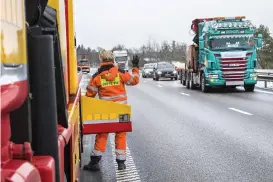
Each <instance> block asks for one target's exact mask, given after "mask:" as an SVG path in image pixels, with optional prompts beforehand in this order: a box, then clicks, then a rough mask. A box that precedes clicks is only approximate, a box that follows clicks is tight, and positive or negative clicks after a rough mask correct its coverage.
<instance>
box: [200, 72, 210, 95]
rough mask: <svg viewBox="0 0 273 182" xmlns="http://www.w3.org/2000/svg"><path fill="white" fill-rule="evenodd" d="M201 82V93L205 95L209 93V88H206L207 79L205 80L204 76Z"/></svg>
mask: <svg viewBox="0 0 273 182" xmlns="http://www.w3.org/2000/svg"><path fill="white" fill-rule="evenodd" d="M200 82H201V84H200V86H201V91H202V92H203V93H207V92H208V91H209V87H208V86H206V79H205V75H204V74H202V76H201V80H200Z"/></svg>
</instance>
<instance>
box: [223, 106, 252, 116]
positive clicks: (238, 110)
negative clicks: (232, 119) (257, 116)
mask: <svg viewBox="0 0 273 182" xmlns="http://www.w3.org/2000/svg"><path fill="white" fill-rule="evenodd" d="M228 109H230V110H233V111H236V112H239V113H242V114H245V115H249V116H252V115H253V114H251V113H249V112H245V111H242V110H240V109H236V108H233V107H229V108H228Z"/></svg>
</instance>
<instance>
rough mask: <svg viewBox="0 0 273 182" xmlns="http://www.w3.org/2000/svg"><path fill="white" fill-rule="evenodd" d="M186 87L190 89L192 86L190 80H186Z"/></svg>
mask: <svg viewBox="0 0 273 182" xmlns="http://www.w3.org/2000/svg"><path fill="white" fill-rule="evenodd" d="M185 82H186V88H187V89H189V88H190V81H188V80H186V81H185Z"/></svg>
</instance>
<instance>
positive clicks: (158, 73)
mask: <svg viewBox="0 0 273 182" xmlns="http://www.w3.org/2000/svg"><path fill="white" fill-rule="evenodd" d="M160 78H170V79H171V80H173V79H175V80H177V79H178V75H177V71H176V70H175V66H174V65H173V64H171V63H157V64H156V66H155V67H154V71H153V80H156V81H158V80H159V79H160Z"/></svg>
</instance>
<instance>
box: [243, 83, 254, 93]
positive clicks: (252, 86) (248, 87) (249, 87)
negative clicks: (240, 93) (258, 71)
mask: <svg viewBox="0 0 273 182" xmlns="http://www.w3.org/2000/svg"><path fill="white" fill-rule="evenodd" d="M244 88H245V91H246V92H253V91H254V89H255V85H245V86H244Z"/></svg>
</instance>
